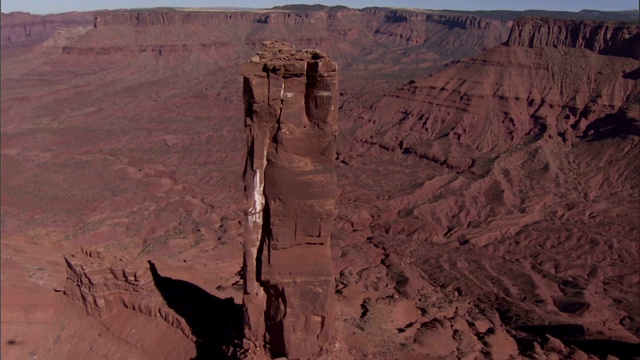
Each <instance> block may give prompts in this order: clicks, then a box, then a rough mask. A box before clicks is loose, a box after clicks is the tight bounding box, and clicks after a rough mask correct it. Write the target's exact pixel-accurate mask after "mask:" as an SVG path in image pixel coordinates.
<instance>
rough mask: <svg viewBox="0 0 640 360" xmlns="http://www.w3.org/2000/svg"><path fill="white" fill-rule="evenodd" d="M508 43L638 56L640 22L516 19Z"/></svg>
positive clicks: (510, 44)
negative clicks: (633, 23)
mask: <svg viewBox="0 0 640 360" xmlns="http://www.w3.org/2000/svg"><path fill="white" fill-rule="evenodd" d="M507 45H508V46H517V47H529V48H542V47H553V48H578V49H587V50H590V51H593V52H595V53H598V54H604V55H614V56H624V57H630V58H634V59H639V58H640V26H638V25H629V24H622V23H609V22H603V21H576V20H559V19H543V18H524V19H520V20H517V21H516V22H515V23H514V24H513V27H512V28H511V34H510V35H509V39H508V40H507Z"/></svg>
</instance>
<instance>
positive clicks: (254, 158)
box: [242, 42, 338, 359]
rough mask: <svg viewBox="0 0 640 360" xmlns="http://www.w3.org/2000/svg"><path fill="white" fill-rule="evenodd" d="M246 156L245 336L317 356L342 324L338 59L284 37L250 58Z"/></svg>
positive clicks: (283, 351) (254, 343)
mask: <svg viewBox="0 0 640 360" xmlns="http://www.w3.org/2000/svg"><path fill="white" fill-rule="evenodd" d="M242 72H243V75H244V101H245V133H246V135H247V149H248V153H247V159H246V166H245V184H246V185H245V195H246V199H247V202H248V220H247V227H246V230H245V235H244V251H245V255H244V259H245V264H244V276H245V289H244V306H245V338H246V340H247V341H248V342H249V344H248V345H249V346H251V347H254V348H256V347H257V348H262V346H263V344H262V341H263V339H264V338H265V335H266V339H267V342H268V347H269V349H270V351H271V354H272V356H275V357H279V356H287V357H288V358H292V359H300V358H312V357H313V356H314V354H316V353H317V352H318V351H319V350H320V348H321V347H322V346H323V345H324V344H325V343H326V342H327V341H328V340H329V337H330V334H331V329H332V327H333V316H334V299H333V297H334V288H335V282H334V277H333V273H332V267H331V252H330V247H329V241H330V237H331V232H332V229H333V221H334V207H335V201H336V197H337V181H336V174H335V170H334V165H333V161H334V159H335V156H336V137H337V130H338V128H337V105H338V104H337V103H338V83H337V66H336V63H335V62H333V61H332V60H330V59H329V58H327V57H326V56H325V55H323V54H322V53H320V52H317V51H314V50H306V51H296V50H293V49H292V48H291V47H289V46H287V45H285V44H282V43H279V42H267V43H265V48H264V50H263V51H262V52H260V53H259V56H256V57H254V58H252V59H251V61H250V62H248V63H246V64H244V66H243V70H242Z"/></svg>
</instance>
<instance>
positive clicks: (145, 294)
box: [64, 249, 195, 341]
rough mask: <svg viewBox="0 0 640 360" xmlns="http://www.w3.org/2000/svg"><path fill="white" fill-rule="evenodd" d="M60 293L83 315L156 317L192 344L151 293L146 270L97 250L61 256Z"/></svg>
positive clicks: (173, 316)
mask: <svg viewBox="0 0 640 360" xmlns="http://www.w3.org/2000/svg"><path fill="white" fill-rule="evenodd" d="M64 259H65V262H66V263H67V282H66V284H65V287H64V294H65V295H66V296H67V297H68V298H69V299H71V300H73V301H75V302H79V303H81V304H82V305H83V307H84V310H85V311H86V312H87V315H90V316H93V317H97V318H101V317H104V316H107V315H109V314H111V313H113V312H114V311H117V310H119V309H122V308H126V309H131V310H133V311H136V312H139V313H142V314H144V315H147V316H150V317H158V318H160V319H162V320H164V321H165V322H166V323H167V324H169V325H171V326H172V327H174V328H176V329H177V330H179V331H180V332H182V333H183V334H184V335H185V336H186V337H187V338H189V340H192V341H194V340H195V337H194V336H193V335H192V334H191V331H190V329H189V326H188V324H187V323H186V322H185V320H184V319H183V318H182V317H180V316H178V315H177V314H176V313H175V312H174V311H172V310H171V309H170V308H169V307H168V306H167V305H166V304H165V302H164V301H163V300H162V298H160V297H159V296H158V294H157V293H156V291H155V287H154V283H153V277H152V274H151V272H150V271H149V268H148V267H146V266H144V265H143V264H139V265H138V266H132V265H131V264H129V263H128V262H127V261H126V260H124V259H114V258H112V257H110V256H105V255H103V254H102V253H101V252H100V251H96V250H89V249H81V250H80V251H78V252H76V253H73V254H69V255H66V256H65V258H64Z"/></svg>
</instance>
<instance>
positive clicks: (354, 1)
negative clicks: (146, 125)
mask: <svg viewBox="0 0 640 360" xmlns="http://www.w3.org/2000/svg"><path fill="white" fill-rule="evenodd" d="M283 4H324V5H346V6H349V7H353V8H362V7H367V6H395V7H409V8H423V9H456V10H495V9H501V10H527V9H544V10H568V11H579V10H582V9H596V10H629V9H637V8H638V1H637V0H536V1H524V0H292V1H287V0H235V1H234V0H128V1H122V0H108V1H107V0H91V1H87V0H57V1H51V0H2V1H1V2H0V6H1V7H2V12H4V13H7V12H12V11H27V12H31V13H34V14H49V13H60V12H67V11H88V10H99V9H118V8H146V7H157V6H175V7H222V6H235V7H251V8H265V7H273V6H276V5H283Z"/></svg>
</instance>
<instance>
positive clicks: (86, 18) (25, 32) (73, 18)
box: [1, 12, 93, 49]
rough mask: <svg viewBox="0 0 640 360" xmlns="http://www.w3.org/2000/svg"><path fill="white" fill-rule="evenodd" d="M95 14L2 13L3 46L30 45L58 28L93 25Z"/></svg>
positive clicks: (45, 37)
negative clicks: (40, 14)
mask: <svg viewBox="0 0 640 360" xmlns="http://www.w3.org/2000/svg"><path fill="white" fill-rule="evenodd" d="M92 18H93V14H91V13H87V12H70V13H64V14H54V15H46V16H39V15H32V14H29V13H23V12H13V13H9V14H5V13H2V25H1V31H2V42H1V44H2V45H1V46H2V48H3V49H4V48H7V47H14V46H19V45H30V44H34V43H37V42H40V41H44V40H46V39H47V38H49V37H50V36H51V35H52V34H53V32H54V31H55V29H57V28H71V27H86V26H91V23H92Z"/></svg>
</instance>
